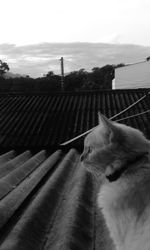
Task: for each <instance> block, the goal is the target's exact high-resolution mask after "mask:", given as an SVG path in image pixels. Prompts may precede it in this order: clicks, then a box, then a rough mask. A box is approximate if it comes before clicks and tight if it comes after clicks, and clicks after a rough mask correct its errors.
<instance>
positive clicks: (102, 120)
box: [98, 112, 113, 128]
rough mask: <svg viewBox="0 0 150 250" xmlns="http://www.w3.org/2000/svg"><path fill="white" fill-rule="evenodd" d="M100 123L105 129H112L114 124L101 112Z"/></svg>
mask: <svg viewBox="0 0 150 250" xmlns="http://www.w3.org/2000/svg"><path fill="white" fill-rule="evenodd" d="M98 121H99V124H100V125H101V124H102V125H103V126H104V127H105V128H112V126H113V124H112V122H111V121H110V120H109V119H108V118H106V116H104V115H102V114H101V113H100V112H98Z"/></svg>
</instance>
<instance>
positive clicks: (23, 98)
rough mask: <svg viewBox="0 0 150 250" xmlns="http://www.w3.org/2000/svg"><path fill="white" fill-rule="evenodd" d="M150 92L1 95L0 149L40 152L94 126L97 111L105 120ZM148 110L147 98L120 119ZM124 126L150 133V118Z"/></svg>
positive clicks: (148, 116)
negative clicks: (104, 116) (36, 150)
mask: <svg viewBox="0 0 150 250" xmlns="http://www.w3.org/2000/svg"><path fill="white" fill-rule="evenodd" d="M148 91H150V89H139V90H135V89H134V90H113V91H112V90H110V91H92V92H90V91H89V92H81V93H57V94H56V93H55V94H54V93H53V94H48V95H46V94H45V95H40V94H39V95H38V94H36V95H23V94H9V95H8V94H1V95H0V148H1V150H5V149H6V150H9V149H13V148H15V149H16V148H18V149H20V148H23V150H25V149H26V148H27V149H29V148H30V149H31V148H33V149H35V148H36V149H38V150H40V149H43V148H53V149H55V148H57V147H58V145H59V144H60V143H62V142H64V141H67V140H69V139H71V138H73V137H75V136H77V135H79V134H80V133H83V132H85V131H87V130H88V129H90V128H92V127H94V126H96V125H97V123H98V120H97V112H98V111H99V110H100V111H101V112H102V113H103V114H105V115H106V116H107V117H108V118H109V117H111V116H113V115H115V114H117V113H118V112H120V111H121V110H123V109H124V108H125V107H127V106H129V105H130V104H132V103H133V102H135V101H137V100H138V99H139V98H140V97H142V96H143V95H144V94H145V93H147V92H148ZM147 109H150V101H149V99H148V98H146V99H144V100H143V101H142V102H140V103H139V104H137V105H136V106H135V107H134V108H132V109H131V110H129V111H128V112H126V113H125V114H124V115H122V116H120V117H119V118H122V117H125V116H129V115H133V114H136V113H139V112H143V111H145V110H147ZM124 123H126V124H128V125H131V126H133V127H136V128H139V129H141V130H142V131H143V132H144V133H145V134H146V135H147V136H148V135H149V134H150V128H149V124H150V115H149V114H145V115H142V116H140V117H136V118H132V119H128V120H126V121H124Z"/></svg>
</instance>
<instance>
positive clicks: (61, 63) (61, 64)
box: [60, 57, 64, 91]
mask: <svg viewBox="0 0 150 250" xmlns="http://www.w3.org/2000/svg"><path fill="white" fill-rule="evenodd" d="M60 66H61V90H62V91H64V58H63V57H61V58H60Z"/></svg>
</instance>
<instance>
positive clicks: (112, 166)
mask: <svg viewBox="0 0 150 250" xmlns="http://www.w3.org/2000/svg"><path fill="white" fill-rule="evenodd" d="M98 116H99V126H97V127H96V128H95V129H94V130H93V131H92V132H91V133H90V134H88V135H87V136H86V138H85V140H84V151H83V153H82V155H81V162H82V163H83V165H84V166H85V167H86V168H87V169H88V170H89V171H91V172H93V174H95V175H96V176H100V175H101V174H104V175H105V176H109V175H112V174H113V173H114V172H115V171H118V170H120V169H121V168H122V167H124V166H125V164H127V162H129V161H132V160H133V159H135V158H136V157H137V156H139V155H144V154H145V153H147V152H148V150H149V141H148V140H147V139H146V138H145V137H144V135H143V134H142V132H141V131H139V130H137V129H134V128H132V127H129V126H126V125H124V124H119V123H116V122H112V121H110V120H108V119H107V118H106V117H105V116H104V115H102V114H100V113H99V114H98Z"/></svg>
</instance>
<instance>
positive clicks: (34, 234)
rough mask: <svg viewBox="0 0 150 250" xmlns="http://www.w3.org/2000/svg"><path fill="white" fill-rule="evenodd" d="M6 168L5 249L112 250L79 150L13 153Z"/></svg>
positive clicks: (1, 178)
mask: <svg viewBox="0 0 150 250" xmlns="http://www.w3.org/2000/svg"><path fill="white" fill-rule="evenodd" d="M0 166H1V168H0V218H1V219H0V231H1V234H0V249H3V250H10V249H11V250H33V249H36V250H38V249H39V250H40V249H43V250H46V249H49V250H59V249H61V250H62V249H64V250H77V249H78V250H83V249H86V250H88V249H89V250H91V249H107V250H108V249H110V244H111V241H110V239H109V237H108V232H107V229H106V228H105V225H104V220H103V217H102V215H101V214H100V213H99V212H98V210H97V206H96V202H95V198H96V195H95V194H96V189H97V187H96V183H95V181H94V179H93V176H92V175H91V174H90V173H88V172H87V171H86V170H85V169H84V167H83V166H81V164H80V161H79V153H78V152H77V151H76V150H75V149H71V150H69V152H67V153H66V154H64V153H63V152H62V151H61V150H58V151H56V152H55V153H54V154H52V155H50V156H49V155H48V154H47V152H46V151H45V150H42V151H40V152H38V153H37V154H35V155H33V154H32V153H31V152H30V151H26V152H23V153H22V154H19V155H17V153H16V152H15V151H10V152H8V153H6V154H3V155H1V156H0ZM104 246H105V247H104ZM107 246H108V248H107Z"/></svg>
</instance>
